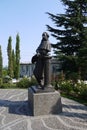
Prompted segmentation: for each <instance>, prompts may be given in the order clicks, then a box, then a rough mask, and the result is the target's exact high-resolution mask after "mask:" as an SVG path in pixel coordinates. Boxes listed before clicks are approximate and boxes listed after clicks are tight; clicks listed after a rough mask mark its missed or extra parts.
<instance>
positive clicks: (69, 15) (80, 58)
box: [47, 0, 87, 76]
mask: <svg viewBox="0 0 87 130" xmlns="http://www.w3.org/2000/svg"><path fill="white" fill-rule="evenodd" d="M61 1H62V3H63V5H64V6H65V9H66V10H65V13H64V14H56V15H54V14H52V13H48V15H49V16H50V18H51V20H52V21H53V22H54V24H55V26H56V27H57V28H54V27H51V26H49V25H47V28H48V31H50V32H51V35H52V36H53V37H55V38H56V39H57V41H58V42H57V44H55V45H53V47H54V48H56V51H55V54H56V55H57V56H58V58H59V59H60V60H61V63H62V69H63V71H64V72H65V74H67V73H72V72H77V73H79V74H81V76H82V74H83V72H86V73H87V67H86V65H87V0H61ZM84 60H85V62H84ZM83 67H84V70H83Z"/></svg>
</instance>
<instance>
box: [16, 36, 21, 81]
mask: <svg viewBox="0 0 87 130" xmlns="http://www.w3.org/2000/svg"><path fill="white" fill-rule="evenodd" d="M15 56H16V57H15V58H16V59H15V78H16V79H18V78H19V76H20V37H19V34H17V35H16V48H15Z"/></svg>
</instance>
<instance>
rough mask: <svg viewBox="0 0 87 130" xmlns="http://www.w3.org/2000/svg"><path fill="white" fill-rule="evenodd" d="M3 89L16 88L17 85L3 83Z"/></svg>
mask: <svg viewBox="0 0 87 130" xmlns="http://www.w3.org/2000/svg"><path fill="white" fill-rule="evenodd" d="M1 88H16V84H11V83H3V84H2V85H1Z"/></svg>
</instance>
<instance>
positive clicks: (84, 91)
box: [79, 83, 87, 99]
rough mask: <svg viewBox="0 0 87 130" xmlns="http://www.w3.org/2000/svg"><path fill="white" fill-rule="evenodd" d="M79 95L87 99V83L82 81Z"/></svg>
mask: <svg viewBox="0 0 87 130" xmlns="http://www.w3.org/2000/svg"><path fill="white" fill-rule="evenodd" d="M79 96H80V97H81V98H83V99H87V84H84V83H81V85H80V89H79Z"/></svg>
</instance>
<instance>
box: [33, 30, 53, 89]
mask: <svg viewBox="0 0 87 130" xmlns="http://www.w3.org/2000/svg"><path fill="white" fill-rule="evenodd" d="M50 51H51V44H50V42H49V35H48V33H47V32H44V33H43V34H42V40H41V43H40V45H39V47H38V48H37V50H36V53H37V54H36V55H35V56H33V57H32V62H35V60H36V64H35V69H34V72H33V73H34V75H35V78H36V79H37V81H38V83H39V85H40V86H41V87H42V88H43V85H44V84H43V78H44V66H45V57H46V56H49V52H50Z"/></svg>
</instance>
